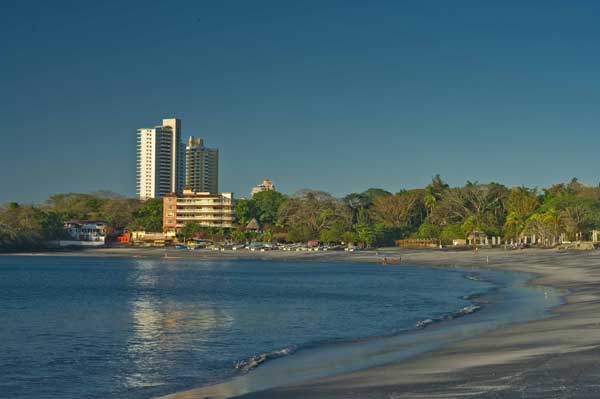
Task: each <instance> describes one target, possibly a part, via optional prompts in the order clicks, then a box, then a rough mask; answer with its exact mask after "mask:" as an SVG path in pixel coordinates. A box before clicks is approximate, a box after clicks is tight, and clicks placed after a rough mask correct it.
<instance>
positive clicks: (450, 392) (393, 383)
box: [175, 249, 600, 399]
mask: <svg viewBox="0 0 600 399" xmlns="http://www.w3.org/2000/svg"><path fill="white" fill-rule="evenodd" d="M403 260H405V261H406V262H410V263H411V264H422V265H435V266H445V265H463V266H469V265H472V266H484V267H489V268H493V269H506V270H514V271H526V272H530V273H535V274H536V275H538V276H539V277H537V278H535V279H534V280H533V281H531V282H530V283H531V284H536V285H543V286H551V287H555V288H558V289H561V290H564V291H565V292H567V295H566V303H565V304H564V305H562V306H560V307H558V308H556V309H555V310H554V311H553V312H552V313H553V314H552V316H551V317H549V318H546V319H543V320H538V321H532V322H527V323H522V324H515V325H510V326H508V327H505V328H501V329H498V330H496V331H493V332H490V333H487V334H485V335H484V336H480V337H477V338H473V339H468V340H466V341H462V342H459V343H456V344H453V345H450V346H448V347H446V348H444V349H441V350H437V351H433V352H430V353H427V354H425V355H421V356H417V357H415V358H413V359H410V360H407V361H404V362H401V363H399V364H390V365H387V366H382V367H375V368H372V369H367V370H362V371H358V372H354V373H348V374H345V375H338V376H335V377H331V378H325V379H320V380H316V381H310V382H307V383H304V384H301V385H298V386H293V387H283V388H279V389H273V390H269V391H265V392H261V393H253V394H248V395H245V396H243V397H244V398H389V399H399V398H462V397H468V398H517V397H519V398H597V397H599V395H600V386H599V385H598V377H599V375H598V374H599V371H598V370H599V369H598V366H600V349H598V345H600V314H599V313H598V311H597V310H598V306H600V285H599V282H600V267H599V266H600V254H598V253H597V252H568V253H566V252H565V253H560V252H556V251H552V250H535V249H527V250H522V251H520V250H513V251H504V250H486V251H480V252H478V253H473V252H435V251H406V252H405V253H404V254H403ZM488 260H489V263H487V261H488ZM175 397H177V398H188V397H189V398H192V397H194V396H193V395H191V396H185V395H184V396H179V395H178V396H175Z"/></svg>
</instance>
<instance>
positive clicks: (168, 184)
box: [136, 118, 185, 199]
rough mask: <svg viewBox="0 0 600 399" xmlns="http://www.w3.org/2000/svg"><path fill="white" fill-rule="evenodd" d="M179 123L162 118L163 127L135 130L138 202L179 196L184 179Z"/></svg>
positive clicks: (175, 120) (178, 121) (177, 120)
mask: <svg viewBox="0 0 600 399" xmlns="http://www.w3.org/2000/svg"><path fill="white" fill-rule="evenodd" d="M183 162H184V156H183V145H182V143H181V121H180V120H179V119H175V118H170V119H163V124H162V126H155V127H153V128H142V129H138V131H137V182H136V183H137V190H136V191H137V195H138V197H139V198H140V199H148V198H160V197H162V196H164V195H166V194H169V193H170V192H175V193H181V190H182V188H183V182H184V179H185V176H184V173H185V171H184V166H183Z"/></svg>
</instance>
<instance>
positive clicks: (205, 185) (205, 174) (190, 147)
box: [185, 137, 219, 194]
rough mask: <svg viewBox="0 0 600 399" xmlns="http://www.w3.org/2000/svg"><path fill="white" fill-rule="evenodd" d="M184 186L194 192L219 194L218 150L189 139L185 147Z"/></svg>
mask: <svg viewBox="0 0 600 399" xmlns="http://www.w3.org/2000/svg"><path fill="white" fill-rule="evenodd" d="M185 186H186V187H188V188H190V189H191V190H192V191H195V192H205V193H211V194H217V193H218V192H219V150H218V149H216V148H207V147H205V146H204V140H202V139H200V138H196V137H190V138H189V140H188V143H187V146H186V147H185Z"/></svg>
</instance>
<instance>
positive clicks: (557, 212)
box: [236, 175, 600, 246]
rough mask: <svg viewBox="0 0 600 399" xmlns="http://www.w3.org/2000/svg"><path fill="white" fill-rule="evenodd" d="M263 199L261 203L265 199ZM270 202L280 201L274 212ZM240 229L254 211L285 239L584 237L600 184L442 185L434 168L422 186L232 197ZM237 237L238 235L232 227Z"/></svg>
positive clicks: (597, 208)
mask: <svg viewBox="0 0 600 399" xmlns="http://www.w3.org/2000/svg"><path fill="white" fill-rule="evenodd" d="M265 204H268V205H265ZM275 204H279V205H278V208H277V212H276V217H273V215H275V212H274V210H273V209H274V206H275ZM236 215H237V217H238V219H239V220H240V222H241V223H240V227H239V228H238V231H239V232H242V233H243V230H244V229H243V226H244V223H246V222H247V221H248V220H251V219H252V218H257V220H259V221H260V222H261V223H262V228H263V231H267V232H269V234H270V235H274V236H275V237H282V238H285V239H287V240H288V241H306V240H310V239H318V240H321V241H323V242H342V241H343V242H353V243H358V244H362V245H366V246H373V245H374V246H382V245H391V244H393V241H394V240H397V239H402V238H423V239H436V240H440V241H441V242H442V243H443V244H449V243H451V242H452V239H455V238H466V237H467V236H468V235H470V234H472V233H473V232H474V231H481V232H484V233H486V234H487V235H488V236H499V237H502V238H503V239H505V240H507V239H508V240H510V239H514V240H515V241H517V240H518V239H519V238H520V237H522V236H523V235H529V236H531V235H536V237H537V238H538V239H539V240H541V242H542V243H543V244H544V245H547V246H551V245H553V244H555V243H556V242H557V241H558V239H559V237H560V236H561V235H564V237H565V238H566V239H568V240H574V239H590V238H591V237H590V235H591V230H592V229H597V228H600V187H590V186H585V185H583V184H581V183H579V182H578V181H577V179H575V178H574V179H572V180H571V181H570V182H569V183H567V184H556V185H553V186H552V187H550V188H547V189H543V190H541V191H538V189H536V188H527V187H513V188H510V189H509V188H507V187H506V186H504V185H502V184H498V183H489V184H480V183H477V182H467V184H465V185H464V186H462V187H449V186H448V185H447V184H446V183H444V182H443V180H442V179H441V178H440V176H439V175H438V176H435V177H434V178H433V179H432V181H431V183H430V184H429V185H427V186H426V187H425V188H420V189H412V190H402V191H399V192H397V193H395V194H393V193H390V192H388V191H385V190H382V189H376V188H372V189H369V190H367V191H364V192H362V193H351V194H348V195H346V196H345V197H344V198H342V199H336V198H333V197H332V196H331V195H329V194H327V193H324V192H321V191H311V190H303V191H300V192H298V193H296V194H294V195H293V196H291V197H283V196H282V195H281V194H279V193H273V192H264V193H260V194H258V195H257V196H255V197H254V198H253V199H251V200H243V201H238V202H237V205H236ZM237 236H238V237H239V239H243V236H242V235H241V234H240V233H237Z"/></svg>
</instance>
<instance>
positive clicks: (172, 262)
mask: <svg viewBox="0 0 600 399" xmlns="http://www.w3.org/2000/svg"><path fill="white" fill-rule="evenodd" d="M493 286H494V284H491V283H487V282H484V281H471V280H467V279H465V278H463V272H460V271H450V270H431V269H424V268H412V267H410V266H405V267H402V268H381V267H374V266H373V265H357V264H351V265H349V264H343V263H335V264H316V263H295V262H285V263H277V262H263V261H258V260H252V261H222V260H218V261H203V260H194V259H144V258H137V259H130V258H129V259H125V258H91V257H81V258H78V257H58V256H57V257H10V258H2V257H0V315H1V317H0V319H1V320H2V323H1V325H0V396H2V395H4V396H6V397H10V398H11V399H30V398H36V399H54V398H61V399H80V398H86V399H105V398H111V399H120V398H124V399H125V398H126V399H147V398H151V397H155V396H159V395H165V394H168V393H171V392H177V391H182V390H185V389H189V388H193V387H197V386H203V385H211V384H213V385H214V384H218V383H220V382H223V381H224V380H227V379H230V378H234V377H236V376H240V375H244V374H240V372H239V371H238V370H236V369H235V367H234V364H235V363H236V362H238V361H240V360H244V359H249V358H252V357H254V356H256V355H260V354H265V353H272V352H273V351H275V352H279V351H281V350H282V349H285V348H290V347H294V348H296V347H297V348H298V351H297V352H296V353H295V354H293V355H291V356H286V357H282V358H279V359H276V360H272V361H271V360H269V361H266V362H265V363H263V364H262V365H261V366H260V367H258V368H257V369H255V370H253V371H251V372H250V373H248V374H246V375H245V376H246V377H247V378H242V379H241V381H240V382H239V383H240V386H241V389H242V390H247V389H252V388H251V387H253V386H257V384H258V385H260V379H261V378H260V376H263V377H264V381H271V382H272V381H276V382H283V381H285V379H284V377H286V373H288V372H289V373H288V374H289V375H292V374H296V375H297V376H301V375H305V376H306V375H309V374H307V373H310V372H311V369H313V370H316V368H315V367H314V366H313V365H315V364H321V365H323V366H327V367H330V365H332V366H331V367H338V366H336V364H339V365H341V367H346V366H347V364H352V363H353V362H356V361H357V359H359V362H362V361H364V359H365V358H375V357H376V356H375V354H374V353H371V352H367V353H359V352H357V350H356V349H355V348H354V347H353V348H352V350H350V348H349V349H348V350H347V351H346V352H347V353H348V354H349V356H348V357H337V355H335V354H330V353H328V354H327V355H326V356H327V357H328V359H329V360H327V361H320V360H319V359H318V357H319V356H321V359H323V357H322V355H321V354H322V353H325V352H319V350H320V348H323V347H328V345H329V344H330V343H332V342H339V341H347V340H350V341H352V340H354V339H357V338H361V337H363V338H364V337H372V336H376V335H381V334H384V335H388V334H394V333H397V332H398V331H402V330H405V329H410V328H413V327H414V325H415V323H416V322H417V321H419V320H423V319H425V318H436V317H441V316H443V315H446V314H448V313H452V312H455V311H456V310H457V309H460V308H462V307H464V306H467V305H468V304H469V302H468V301H467V300H465V299H464V296H465V295H469V294H473V293H477V292H485V291H487V290H488V289H489V288H491V287H493ZM432 293H434V294H432ZM480 313H482V315H483V314H485V312H480ZM475 317H478V316H475ZM307 348H318V349H315V351H317V352H314V353H316V354H317V355H318V356H317V357H311V359H313V360H315V359H316V360H319V361H318V362H316V363H315V362H313V361H311V360H310V359H309V357H307V355H306V354H308V353H309V352H310V351H311V350H310V349H307ZM386 349H387V348H383V349H382V350H386ZM294 359H304V360H303V361H301V362H300V363H298V362H295V361H294ZM288 362H289V363H288ZM302 364H304V365H306V366H307V367H302ZM276 372H279V374H277V373H276ZM276 375H278V376H281V379H279V377H275V376H276ZM257 377H258V378H257ZM286 378H287V377H286ZM240 386H238V387H237V388H236V389H239V388H240Z"/></svg>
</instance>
